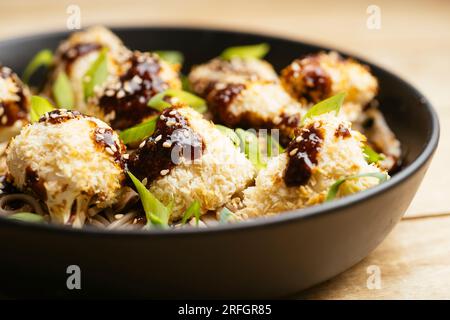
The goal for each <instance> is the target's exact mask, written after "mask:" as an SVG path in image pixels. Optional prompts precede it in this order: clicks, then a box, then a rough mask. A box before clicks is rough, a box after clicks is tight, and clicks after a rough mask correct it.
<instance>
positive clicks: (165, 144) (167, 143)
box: [163, 140, 172, 148]
mask: <svg viewBox="0 0 450 320" xmlns="http://www.w3.org/2000/svg"><path fill="white" fill-rule="evenodd" d="M171 146H172V142H171V141H169V140H167V141H165V142H164V143H163V147H164V148H170V147H171Z"/></svg>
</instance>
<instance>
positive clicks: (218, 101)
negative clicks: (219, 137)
mask: <svg viewBox="0 0 450 320" xmlns="http://www.w3.org/2000/svg"><path fill="white" fill-rule="evenodd" d="M244 89H245V85H244V84H240V83H237V84H233V83H230V84H228V85H226V86H225V88H223V89H220V90H211V91H210V93H209V96H208V101H209V102H210V103H211V106H212V109H213V112H214V116H215V118H216V122H219V123H223V124H225V125H227V126H234V125H236V124H237V123H239V121H240V117H236V116H234V115H233V114H231V112H229V110H228V109H229V106H230V105H231V104H232V103H233V101H234V99H236V97H237V96H238V95H239V94H240V93H241V91H242V90H244Z"/></svg>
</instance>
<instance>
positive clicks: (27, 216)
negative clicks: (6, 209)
mask: <svg viewBox="0 0 450 320" xmlns="http://www.w3.org/2000/svg"><path fill="white" fill-rule="evenodd" d="M7 217H8V219H13V220H20V221H25V222H45V219H44V217H43V216H41V215H38V214H36V213H30V212H18V213H13V214H11V215H9V216H7Z"/></svg>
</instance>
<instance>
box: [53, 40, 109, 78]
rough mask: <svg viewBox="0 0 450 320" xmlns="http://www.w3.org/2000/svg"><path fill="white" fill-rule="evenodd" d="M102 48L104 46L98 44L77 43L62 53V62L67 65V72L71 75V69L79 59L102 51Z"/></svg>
mask: <svg viewBox="0 0 450 320" xmlns="http://www.w3.org/2000/svg"><path fill="white" fill-rule="evenodd" d="M101 48H102V46H101V45H100V44H98V43H93V42H86V43H77V44H76V45H74V46H73V47H70V48H69V49H68V50H66V51H64V52H62V54H61V60H62V62H63V63H64V64H65V71H66V72H67V73H69V72H70V69H71V68H72V64H73V63H74V62H75V60H77V59H78V58H80V57H82V56H84V55H86V54H88V53H90V52H93V51H97V50H100V49H101Z"/></svg>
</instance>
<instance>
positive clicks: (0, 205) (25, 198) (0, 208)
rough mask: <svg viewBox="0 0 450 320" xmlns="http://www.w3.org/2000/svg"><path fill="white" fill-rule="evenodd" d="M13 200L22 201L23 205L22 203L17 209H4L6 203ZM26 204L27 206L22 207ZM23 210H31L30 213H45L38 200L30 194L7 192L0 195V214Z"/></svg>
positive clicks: (42, 214)
mask: <svg viewBox="0 0 450 320" xmlns="http://www.w3.org/2000/svg"><path fill="white" fill-rule="evenodd" d="M13 201H18V202H22V203H23V204H24V205H22V207H20V208H18V209H6V208H5V207H6V205H7V204H8V203H10V202H13ZM26 205H28V207H29V208H27V209H24V207H25V206H26ZM24 211H32V213H37V214H39V215H41V216H44V215H45V213H44V210H43V209H42V206H41V205H40V203H39V201H38V200H36V199H35V198H33V197H32V196H30V195H27V194H23V193H17V194H7V195H4V196H2V197H0V215H6V216H8V215H11V214H14V213H18V212H24Z"/></svg>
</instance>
